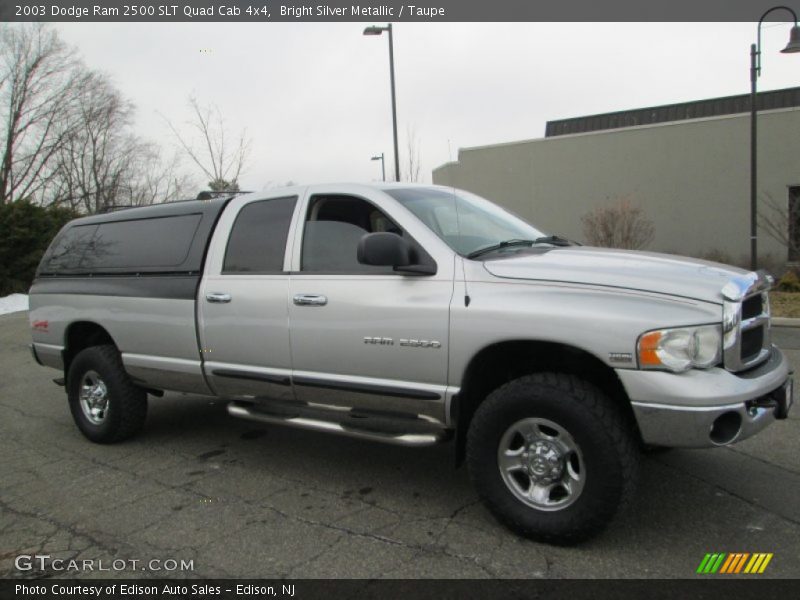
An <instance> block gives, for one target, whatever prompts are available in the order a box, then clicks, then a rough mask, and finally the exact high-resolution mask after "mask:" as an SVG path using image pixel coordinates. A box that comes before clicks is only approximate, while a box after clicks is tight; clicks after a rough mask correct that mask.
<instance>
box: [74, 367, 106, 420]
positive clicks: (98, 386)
mask: <svg viewBox="0 0 800 600" xmlns="http://www.w3.org/2000/svg"><path fill="white" fill-rule="evenodd" d="M79 400H80V405H81V410H82V411H83V415H84V416H85V417H86V418H87V419H88V420H89V422H90V423H92V424H94V425H100V424H102V423H103V421H105V419H106V415H107V414H108V389H107V388H106V384H105V382H104V381H103V380H102V379H100V375H98V374H97V371H87V372H86V373H85V374H84V376H83V379H82V380H81V388H80V395H79Z"/></svg>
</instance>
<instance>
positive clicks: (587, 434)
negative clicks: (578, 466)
mask: <svg viewBox="0 0 800 600" xmlns="http://www.w3.org/2000/svg"><path fill="white" fill-rule="evenodd" d="M529 418H539V419H547V420H549V421H551V422H553V423H556V424H558V425H559V426H560V427H562V428H563V429H564V430H566V431H567V432H568V433H569V435H571V436H572V438H573V439H574V441H575V442H576V443H577V445H578V446H579V448H580V451H581V454H582V456H583V462H584V463H585V477H586V478H585V481H584V483H583V488H582V491H581V492H580V494H579V495H578V496H577V499H576V500H575V501H574V502H573V503H572V504H570V505H568V506H565V507H564V508H562V509H558V510H553V511H545V510H539V509H536V508H533V507H531V506H528V505H527V504H525V503H523V502H522V501H521V500H520V499H518V498H517V497H516V496H515V495H514V494H513V493H512V492H511V490H510V489H509V487H508V486H507V485H506V483H505V482H504V481H503V478H502V476H501V473H500V468H499V463H498V445H499V443H500V441H501V438H502V436H503V434H504V433H505V432H506V431H507V430H508V428H509V427H511V426H512V424H514V423H517V422H519V421H520V420H522V419H529ZM639 454H640V452H639V447H638V436H637V435H636V434H635V426H634V424H633V423H632V422H631V419H630V418H627V417H626V415H625V413H624V412H623V411H622V410H620V408H619V407H618V406H616V405H615V404H614V403H612V401H611V400H610V399H609V398H608V397H607V396H606V395H605V394H603V393H602V392H601V391H600V390H599V389H597V388H596V387H595V386H593V385H591V384H589V383H587V382H585V381H583V380H581V379H580V378H578V377H575V376H573V375H566V374H563V373H537V374H533V375H527V376H524V377H521V378H519V379H515V380H513V381H511V382H509V383H506V384H505V385H503V386H501V387H499V388H498V389H496V390H495V391H493V392H492V393H491V394H490V395H489V396H488V397H487V398H486V400H484V402H483V403H481V405H480V406H479V407H478V409H477V411H476V412H475V415H474V417H473V419H472V421H471V423H470V427H469V430H468V433H467V453H466V459H467V465H468V468H469V472H470V476H471V478H472V481H473V484H474V486H475V489H476V490H477V492H478V495H479V496H480V498H481V499H482V500H483V502H484V503H485V504H486V506H487V507H488V508H489V510H490V511H491V512H492V513H493V514H494V515H495V516H496V517H497V518H498V520H500V521H501V522H502V523H504V524H505V525H507V526H508V527H509V528H511V529H512V530H514V531H516V532H517V533H519V534H521V535H523V536H525V537H529V538H531V539H534V540H537V541H542V542H547V543H551V544H558V545H570V544H575V543H578V542H581V541H584V540H587V539H589V538H591V537H593V536H595V535H597V534H598V533H600V532H601V531H602V530H603V529H604V528H605V527H606V526H607V525H608V523H609V522H610V521H611V519H612V518H613V517H614V515H615V514H616V513H617V511H618V510H619V509H621V508H622V507H624V506H625V505H626V504H628V502H629V501H630V499H631V497H632V495H633V491H634V488H635V483H636V476H637V472H638V462H639Z"/></svg>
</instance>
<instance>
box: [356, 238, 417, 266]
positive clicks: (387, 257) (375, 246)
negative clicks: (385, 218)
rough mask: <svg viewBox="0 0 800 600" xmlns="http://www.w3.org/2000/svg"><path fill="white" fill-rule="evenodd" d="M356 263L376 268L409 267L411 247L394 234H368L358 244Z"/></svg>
mask: <svg viewBox="0 0 800 600" xmlns="http://www.w3.org/2000/svg"><path fill="white" fill-rule="evenodd" d="M357 257H358V262H360V263H361V264H362V265H373V266H376V267H407V266H409V265H411V262H412V261H411V245H410V244H409V243H408V242H407V241H405V240H404V239H403V238H401V237H400V236H399V235H397V234H395V233H368V234H366V235H365V236H364V237H362V238H361V239H360V240H359V242H358V254H357Z"/></svg>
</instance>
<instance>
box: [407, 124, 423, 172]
mask: <svg viewBox="0 0 800 600" xmlns="http://www.w3.org/2000/svg"><path fill="white" fill-rule="evenodd" d="M406 144H407V146H406V149H407V150H408V163H407V165H406V175H405V180H406V181H411V182H417V181H419V170H420V149H419V140H418V139H417V131H416V129H415V128H414V127H412V126H410V125H409V126H408V127H407V128H406Z"/></svg>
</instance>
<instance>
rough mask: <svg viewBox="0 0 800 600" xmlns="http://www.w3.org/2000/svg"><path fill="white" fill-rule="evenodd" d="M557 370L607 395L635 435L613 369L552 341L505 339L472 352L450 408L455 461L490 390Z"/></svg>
mask: <svg viewBox="0 0 800 600" xmlns="http://www.w3.org/2000/svg"><path fill="white" fill-rule="evenodd" d="M543 372H558V373H567V374H570V375H575V376H577V377H580V378H581V379H583V380H584V381H587V382H589V383H591V384H592V385H594V386H596V387H597V388H599V389H600V390H601V391H602V392H604V393H605V394H606V395H608V397H609V398H611V400H612V402H615V403H616V404H617V405H618V406H619V407H620V408H621V410H622V412H623V414H624V415H626V416H627V417H628V418H629V420H630V422H631V426H632V427H634V428H635V430H636V435H637V436H638V435H639V431H638V427H637V426H636V419H635V417H634V414H633V408H632V407H631V404H630V401H629V399H628V395H627V393H626V392H625V388H624V387H623V386H622V382H621V381H620V380H619V377H617V374H616V373H615V372H614V369H612V368H611V367H609V366H608V365H606V364H605V363H603V362H602V361H601V360H600V359H598V358H597V357H596V356H594V355H593V354H591V353H589V352H586V351H585V350H581V349H580V348H575V347H574V346H568V345H566V344H559V343H555V342H536V341H508V342H501V343H497V344H493V345H491V346H487V347H486V348H484V349H483V350H481V351H480V352H478V354H476V355H475V356H474V357H473V358H472V360H471V361H470V363H469V365H468V366H467V369H466V371H465V372H464V378H463V381H462V385H461V390H460V392H459V393H458V397H457V399H456V401H455V402H453V406H452V408H451V417H452V418H453V421H454V422H455V423H456V462H457V464H460V463H461V462H462V461H463V458H464V447H465V443H466V434H467V430H468V429H469V424H470V422H471V421H472V416H473V415H474V414H475V411H476V409H477V408H478V405H480V403H481V402H483V400H484V399H485V398H486V396H488V395H489V394H490V393H491V392H492V391H494V390H496V389H497V388H499V387H500V386H501V385H503V384H504V383H507V382H509V381H511V380H513V379H517V378H519V377H522V376H523V375H530V374H532V373H543Z"/></svg>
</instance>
